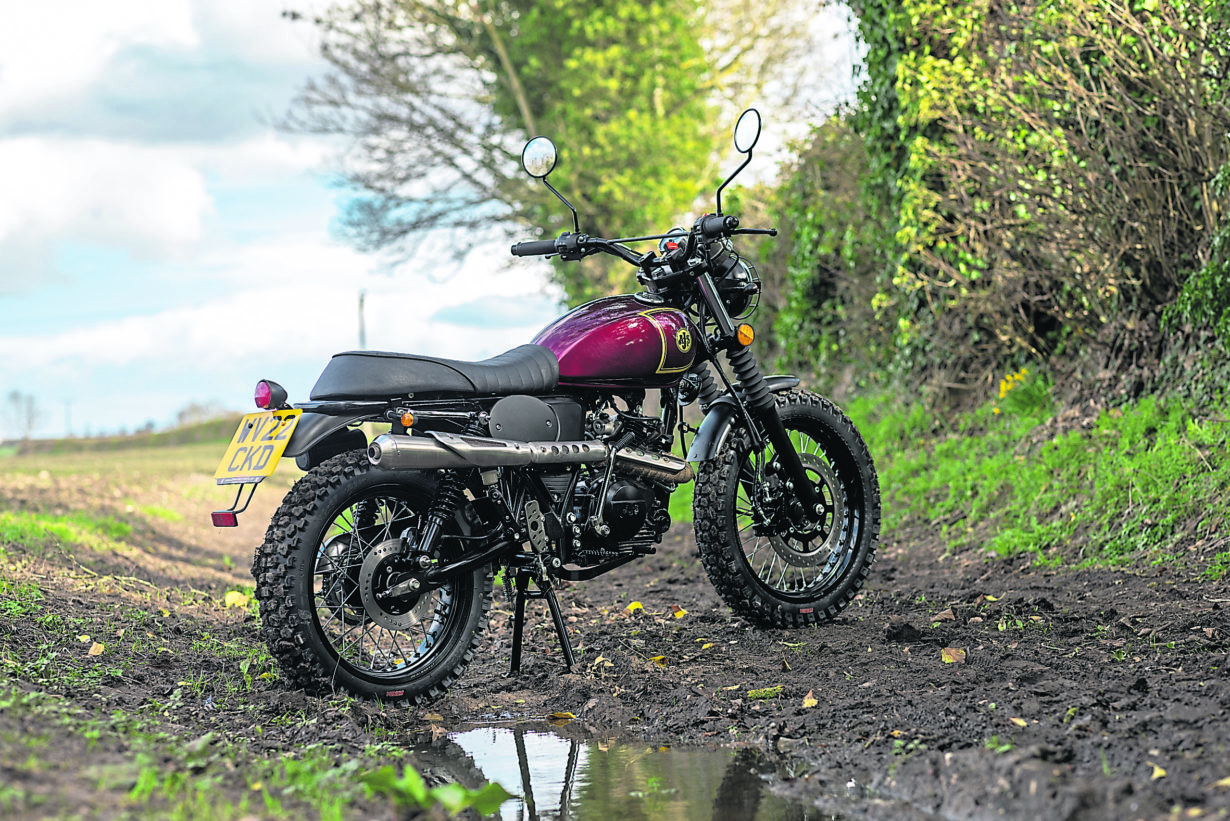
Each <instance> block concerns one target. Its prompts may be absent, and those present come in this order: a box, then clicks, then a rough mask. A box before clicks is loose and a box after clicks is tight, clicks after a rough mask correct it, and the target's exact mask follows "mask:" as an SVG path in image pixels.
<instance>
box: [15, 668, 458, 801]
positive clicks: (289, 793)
mask: <svg viewBox="0 0 1230 821" xmlns="http://www.w3.org/2000/svg"><path fill="white" fill-rule="evenodd" d="M0 715H2V717H0V736H2V737H4V738H5V739H6V741H8V742H10V743H7V744H6V745H4V746H3V748H2V749H0V765H5V766H9V765H12V766H20V768H21V769H23V770H24V771H25V772H27V773H30V774H32V775H34V776H36V778H35V779H33V781H32V782H29V783H32V784H39V783H40V782H45V781H46V780H47V779H54V781H55V782H56V783H58V784H60V785H61V786H62V787H65V788H67V789H65V790H64V791H63V792H64V794H65V795H67V796H72V795H77V796H82V795H88V796H90V801H91V802H92V803H93V804H95V805H96V806H104V805H105V806H108V807H109V808H111V810H112V811H114V812H118V813H119V814H120V816H121V817H158V818H219V819H239V818H245V817H255V816H260V817H318V818H322V819H340V818H343V817H347V816H350V817H354V816H355V815H356V813H355V812H352V811H350V807H351V805H353V804H354V803H355V802H356V801H362V800H364V799H366V798H367V797H368V795H369V794H370V792H371V791H370V788H369V787H368V786H367V785H366V784H365V783H364V782H365V780H366V779H367V778H369V777H370V776H374V775H377V774H379V773H381V772H382V771H383V769H384V768H387V767H388V766H389V765H388V761H389V759H390V758H393V759H394V760H397V759H400V758H401V757H402V755H403V754H402V753H401V751H400V750H397V749H395V748H392V747H388V746H383V745H382V746H380V747H369V748H367V749H365V750H362V751H357V752H352V751H349V750H340V749H338V750H335V749H329V748H327V747H324V746H321V745H307V746H305V747H300V748H298V749H295V750H292V751H287V750H282V749H277V748H275V749H272V750H267V751H266V752H264V753H263V754H262V753H252V752H249V750H248V749H247V742H245V741H244V740H243V739H242V738H234V739H232V738H229V737H227V736H225V735H222V734H219V733H214V732H207V733H205V734H204V735H200V736H197V737H195V738H194V737H191V736H189V737H178V736H176V735H173V734H170V733H168V732H166V731H164V730H162V729H161V725H159V724H158V723H157V722H156V721H153V720H151V719H150V718H148V717H146V716H142V715H139V714H134V713H130V712H126V711H124V710H119V709H113V710H106V709H104V708H100V709H98V710H97V711H90V710H86V709H83V708H81V707H78V706H75V705H73V704H71V703H70V702H68V701H66V700H63V699H60V698H57V697H55V696H52V695H48V694H44V693H37V692H35V693H26V692H22V691H21V690H19V689H15V688H14V689H6V690H0ZM47 749H57V750H65V751H72V752H73V755H72V756H70V758H69V759H67V760H60V759H58V758H50V757H47V756H46V755H45V751H46V750H47ZM467 793H468V791H467ZM71 802H72V799H71V798H68V797H60V796H58V795H48V794H47V793H46V792H45V790H44V791H39V792H35V791H34V788H31V787H30V786H28V785H27V786H25V787H23V786H21V785H16V786H9V787H3V786H0V812H4V813H10V812H13V813H19V814H20V813H23V812H26V813H30V812H31V811H33V810H35V809H37V810H38V813H39V815H40V816H42V815H45V814H50V815H51V816H52V817H68V816H69V815H71V814H72V812H73V811H76V810H78V809H79V808H78V807H75V806H72V805H71ZM379 803H380V802H375V803H371V802H368V803H367V806H366V807H364V808H363V809H362V810H360V812H359V815H361V816H362V817H370V816H371V813H372V811H373V810H375V809H378V808H379Z"/></svg>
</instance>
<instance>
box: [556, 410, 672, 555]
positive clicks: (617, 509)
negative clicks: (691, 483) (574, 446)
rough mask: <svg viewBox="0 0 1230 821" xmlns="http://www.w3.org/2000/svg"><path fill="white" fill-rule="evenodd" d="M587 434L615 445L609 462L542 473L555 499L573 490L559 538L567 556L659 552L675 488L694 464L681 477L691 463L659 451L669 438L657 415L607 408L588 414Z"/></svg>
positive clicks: (668, 520)
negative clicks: (657, 547)
mask: <svg viewBox="0 0 1230 821" xmlns="http://www.w3.org/2000/svg"><path fill="white" fill-rule="evenodd" d="M586 433H587V435H589V436H591V437H593V438H595V439H602V440H604V441H606V442H607V443H608V444H609V445H610V446H611V448H612V450H613V451H614V453H615V458H614V459H613V460H612V462H611V463H610V464H605V465H593V466H588V465H585V466H577V468H576V470H577V471H578V473H576V474H575V475H574V474H573V473H572V472H571V471H567V472H564V471H560V472H553V473H552V474H547V475H543V476H542V479H543V483H544V484H545V485H546V486H547V489H548V491H549V492H550V494H551V497H552V499H553V500H554V501H556V502H560V501H562V500H563V499H564V498H565V497H566V496H567V494H568V491H569V489H570V488H571V489H572V490H573V492H572V506H571V510H570V511H569V512H568V513H567V514H566V516H565V519H566V522H565V523H564V527H563V530H564V533H563V534H562V535H563V536H564V538H563V539H561V542H562V545H561V547H562V553H563V554H564V558H565V562H566V563H570V564H578V565H594V564H601V563H603V562H609V561H613V560H616V559H619V558H624V557H628V556H632V555H645V554H648V553H653V552H654V550H655V547H654V546H655V545H656V544H658V543H659V542H661V541H662V535H663V534H664V533H666V531H667V530H669V529H670V526H671V519H670V514H669V512H668V503H669V500H670V494H671V491H672V490H673V489H674V487H675V486H676V485H677V484H678V483H679V482H681V481H687V480H688V479H690V478H691V476H690V469H688V471H687V472H688V475H687V476H680V475H679V467H680V465H681V464H682V465H683V466H684V467H686V463H680V462H679V460H677V459H675V458H674V457H669V456H664V455H662V454H661V453H660V452H659V451H658V448H659V447H660V446H661V444H662V438H663V437H662V423H661V421H660V420H658V419H656V418H653V417H647V416H640V415H637V414H633V413H627V412H622V411H616V410H615V409H614V408H611V407H604V408H601V409H599V410H597V411H593V412H591V413H589V414H588V415H587V419H586ZM574 483H575V485H574Z"/></svg>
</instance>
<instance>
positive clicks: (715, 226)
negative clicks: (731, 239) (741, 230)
mask: <svg viewBox="0 0 1230 821" xmlns="http://www.w3.org/2000/svg"><path fill="white" fill-rule="evenodd" d="M738 227H739V218H738V217H731V216H720V215H717V214H710V215H709V216H707V217H701V218H700V232H701V233H702V234H704V235H705V236H706V237H708V238H709V239H717V238H718V237H720V236H722V235H723V234H727V233H729V232H731V231H733V230H735V229H736V228H738Z"/></svg>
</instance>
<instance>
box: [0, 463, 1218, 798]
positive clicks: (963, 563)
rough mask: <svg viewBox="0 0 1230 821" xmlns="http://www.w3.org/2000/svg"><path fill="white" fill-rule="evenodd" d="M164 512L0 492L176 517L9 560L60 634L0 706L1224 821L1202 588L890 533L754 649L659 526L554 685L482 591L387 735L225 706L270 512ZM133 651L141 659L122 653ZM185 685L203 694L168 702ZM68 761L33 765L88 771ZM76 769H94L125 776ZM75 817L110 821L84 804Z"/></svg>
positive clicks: (576, 602) (19, 769)
mask: <svg viewBox="0 0 1230 821" xmlns="http://www.w3.org/2000/svg"><path fill="white" fill-rule="evenodd" d="M175 488H176V484H175V483H171V482H168V483H163V484H159V483H157V482H153V483H148V482H147V483H143V484H140V486H134V487H131V488H121V489H120V490H116V489H114V488H101V489H100V486H99V485H98V484H97V483H96V482H95V483H92V482H91V481H90V478H89V477H67V478H58V477H52V478H48V477H47V476H44V477H42V478H40V479H35V478H29V477H17V478H14V477H4V481H3V482H0V503H2V504H3V509H6V510H14V509H19V510H34V511H44V512H57V511H65V510H69V509H81V508H82V507H83V506H84V507H86V508H88V509H90V510H94V511H96V512H100V513H107V512H116V513H117V515H122V514H123V512H124V510H125V502H124V500H125V499H128V498H132V496H133V495H134V494H140V497H141V498H142V499H153V501H154V502H155V503H158V499H165V500H167V501H166V504H167V505H172V504H174V505H176V506H178V507H179V508H181V509H183V510H184V512H185V515H186V518H185V519H184V520H183V521H179V522H168V521H161V520H150V521H149V522H146V523H144V524H141V525H139V526H137V527H136V528H135V529H134V532H133V534H132V535H131V536H130V537H129V539H128V541H130V542H133V543H137V544H139V545H140V546H141V548H142V549H141V550H137V551H115V550H111V551H102V552H98V553H97V554H96V555H95V554H91V555H90V556H85V555H84V554H83V553H82V552H80V551H79V552H78V553H77V554H76V555H69V554H68V553H66V552H64V551H57V550H55V549H48V548H42V549H40V550H39V551H31V550H27V549H26V548H24V547H23V546H22V545H17V544H9V545H7V546H6V549H7V551H8V559H6V560H5V576H6V577H7V578H8V579H9V580H10V581H12V582H20V581H22V580H32V581H35V582H37V584H38V585H39V586H40V588H41V589H42V591H43V596H44V598H43V599H42V600H41V601H40V602H39V608H40V609H39V610H38V612H39V613H40V614H42V616H43V617H45V616H47V615H48V614H53V615H59V616H62V617H64V618H66V619H70V620H71V629H68V630H66V631H61V632H59V633H56V632H54V631H49V629H48V627H47V625H48V623H49V622H48V621H47V619H45V618H37V619H36V618H0V646H3V648H4V652H5V660H6V664H5V668H4V669H3V670H0V675H5V676H7V677H8V684H9V685H10V686H11V687H16V688H17V689H18V690H19V691H23V692H47V693H52V694H54V695H56V696H60V697H64V698H65V699H67V700H68V701H69V702H71V703H73V704H76V705H80V706H82V707H83V708H87V709H96V708H97V705H99V704H100V703H102V704H104V705H105V706H106V709H109V710H115V709H126V710H129V711H134V712H140V711H144V714H146V715H152V716H154V718H155V719H156V720H157V721H158V722H160V724H159V727H160V729H161V731H162V732H164V733H167V734H169V735H171V736H176V737H180V738H183V739H184V740H185V741H187V740H190V739H197V738H199V737H201V736H202V734H203V733H206V732H210V731H221V732H225V733H226V734H227V735H228V736H229V737H231V738H235V739H241V740H245V743H247V744H249V745H250V746H251V748H252V749H253V750H277V749H294V748H295V746H296V745H300V744H305V743H308V742H309V741H311V742H325V743H329V744H334V745H336V746H337V747H338V748H340V749H355V750H357V749H361V748H363V747H364V745H367V744H370V743H372V741H374V740H384V741H387V740H388V739H389V737H390V736H393V737H397V738H411V737H420V738H421V737H422V736H423V734H428V735H430V734H431V733H432V732H433V731H434V732H435V733H437V734H438V733H439V732H441V731H442V730H453V729H459V728H462V727H464V726H466V725H467V724H468V723H469V722H474V721H489V720H491V719H493V718H497V719H507V720H515V719H520V718H530V717H533V718H540V717H542V716H544V715H546V714H549V713H572V714H574V715H575V716H576V717H577V718H576V720H575V721H573V722H572V723H571V724H569V725H568V727H567V728H566V729H565V730H564V732H566V733H568V734H575V735H580V736H592V737H595V738H603V739H609V738H612V737H616V736H618V737H623V738H629V739H636V740H646V741H652V742H654V743H657V744H670V745H675V746H687V745H690V746H725V747H730V746H734V747H746V748H748V749H750V750H754V751H758V753H757V755H759V756H760V757H762V758H763V760H764V761H765V762H767V763H768V765H769V766H771V767H775V768H776V769H777V771H778V772H779V773H781V776H780V777H779V780H778V781H777V782H776V783H775V786H774V789H775V790H776V791H779V792H782V793H784V794H788V795H790V796H793V797H795V798H798V799H799V800H801V801H803V802H805V803H807V804H811V805H814V806H817V807H819V808H821V809H822V810H823V811H825V812H831V813H834V814H839V815H840V816H841V817H843V818H905V819H910V818H918V819H930V818H944V819H983V818H988V819H989V818H1020V819H1026V818H1029V819H1033V818H1048V819H1056V821H1058V820H1060V819H1103V818H1104V819H1135V818H1145V819H1153V818H1176V817H1177V818H1188V817H1193V818H1194V817H1201V818H1224V817H1227V816H1230V682H1227V676H1226V669H1227V665H1228V664H1230V657H1228V655H1230V654H1228V647H1230V609H1228V608H1230V584H1227V583H1226V582H1225V581H1224V580H1223V581H1222V582H1218V583H1210V582H1198V581H1195V580H1192V579H1188V578H1186V577H1184V576H1182V575H1178V574H1175V573H1172V572H1170V571H1168V570H1166V569H1164V568H1163V569H1157V568H1143V569H1137V570H1132V571H1106V570H1087V571H1056V570H1050V569H1042V568H1038V567H1032V566H1028V565H1025V564H1022V563H1014V562H1011V561H1007V562H1005V561H997V562H988V561H986V560H985V559H984V558H983V557H981V556H978V555H975V554H967V555H964V556H948V555H945V554H944V551H943V546H942V545H941V544H939V543H938V542H937V541H936V540H935V539H934V538H933V536H931V534H929V533H927V532H917V533H904V532H897V533H889V534H887V536H886V538H885V539H884V544H883V545H882V547H881V550H880V555H879V558H878V560H877V562H876V565H875V567H874V568H873V571H872V574H871V577H870V579H869V581H868V584H867V586H866V587H865V589H864V591H863V593H862V594H861V595H860V596H859V597H858V599H857V600H856V601H855V602H854V603H853V604H852V605H851V607H850V608H849V609H848V610H847V611H846V612H845V613H844V614H842V616H841V617H839V618H838V620H837V621H836V622H834V623H831V624H828V625H825V626H823V627H819V628H815V629H807V630H802V631H759V630H754V629H751V628H749V627H747V626H746V625H744V624H743V623H741V622H740V621H738V620H736V619H734V618H733V617H732V616H731V615H730V614H729V611H728V610H727V609H726V608H725V607H724V606H723V605H722V604H721V602H720V601H719V600H718V598H717V596H716V594H715V593H714V592H713V589H712V587H711V586H710V585H709V584H708V582H707V580H706V579H705V577H704V573H703V570H702V569H701V567H700V565H699V562H698V561H697V560H696V557H695V546H694V543H693V541H692V538H691V528H690V527H689V526H686V525H677V526H676V527H675V528H674V530H672V531H671V533H670V534H668V536H667V539H666V542H665V543H664V544H663V545H662V546H661V548H660V549H659V551H658V553H657V554H656V555H654V556H651V557H648V558H646V559H644V560H643V561H640V562H637V563H633V564H631V565H629V566H626V567H624V568H621V569H619V570H616V571H615V572H613V573H611V574H609V575H607V576H605V577H602V578H599V579H596V580H594V581H590V582H585V583H577V584H572V585H566V586H564V588H563V589H562V590H561V591H560V596H561V603H562V605H563V608H564V613H565V615H566V617H567V618H568V622H569V630H570V632H571V634H572V637H573V642H574V644H575V646H576V648H577V650H578V653H579V658H578V667H577V669H576V670H574V672H572V673H565V672H564V670H563V668H562V662H561V657H560V653H559V649H558V646H557V644H556V641H555V638H554V632H553V629H552V628H551V624H550V620H549V618H548V617H547V614H546V610H545V607H544V606H543V605H542V603H541V602H532V603H531V605H530V616H531V617H532V619H531V620H532V624H531V625H530V630H529V634H528V637H527V648H526V656H525V659H524V661H523V669H522V672H521V674H520V676H518V677H516V678H512V679H509V678H505V677H504V676H503V674H504V673H505V672H506V671H507V667H508V656H509V642H510V637H511V629H510V626H509V623H508V617H509V613H510V611H511V607H510V606H509V604H508V603H507V602H506V601H505V600H504V598H503V594H502V591H500V590H498V589H497V594H496V595H497V599H496V604H495V607H494V609H493V615H492V619H491V624H490V628H489V631H488V639H487V641H486V642H485V643H484V645H483V649H482V651H481V653H480V655H479V657H478V658H476V660H475V662H474V663H473V664H472V666H471V667H470V670H469V671H468V673H467V675H466V676H465V678H464V679H463V680H462V681H461V682H460V683H459V684H458V685H456V686H455V687H454V688H453V690H452V692H451V693H450V694H449V696H448V697H446V698H445V699H444V700H442V701H440V702H438V703H436V704H434V705H431V706H429V707H425V708H421V709H417V710H404V711H402V710H390V709H388V708H387V707H383V706H380V705H375V704H364V703H357V702H354V701H351V700H348V699H339V698H326V699H321V698H313V697H309V696H306V695H304V694H302V693H299V692H295V691H290V690H287V689H286V688H285V687H284V686H283V685H282V684H280V683H279V681H278V680H277V678H276V675H274V674H273V673H272V671H266V672H267V673H268V675H265V676H264V677H261V676H258V675H255V674H256V672H257V668H255V667H253V668H251V669H250V670H248V671H247V673H248V678H249V679H250V680H249V681H247V688H248V689H247V690H246V692H242V693H240V694H239V695H235V694H234V693H232V694H230V695H228V694H227V692H224V688H223V687H222V685H221V684H219V683H217V682H220V681H223V680H233V679H234V677H235V675H236V673H235V669H234V668H236V665H237V662H236V661H235V659H236V657H237V656H236V655H235V653H236V648H240V649H241V650H242V648H243V647H245V646H248V645H249V644H250V645H251V646H253V647H254V646H256V644H257V641H258V640H257V626H256V623H255V617H254V616H253V615H252V614H251V612H250V611H249V612H247V613H246V614H245V612H244V611H243V610H242V609H237V608H227V607H225V606H224V605H223V604H222V596H223V593H224V591H225V590H227V589H228V588H229V587H233V586H234V585H237V584H248V585H250V584H251V580H250V579H248V578H247V577H246V575H245V570H246V567H247V564H248V561H249V558H250V554H251V549H252V545H253V543H254V539H255V538H259V534H260V531H261V529H262V528H263V525H264V522H265V521H267V515H268V510H267V508H271V507H272V506H273V505H274V504H276V501H277V500H276V498H274V497H276V496H278V495H280V494H279V492H278V491H277V490H276V489H272V488H269V489H265V491H264V495H263V497H258V498H259V499H260V501H259V502H258V504H257V505H254V509H253V510H252V511H250V512H249V513H248V514H247V515H246V517H245V518H246V520H247V522H246V524H245V526H244V527H243V528H240V529H239V531H229V532H224V531H215V530H212V529H210V528H209V527H208V525H207V524H202V523H207V521H208V519H207V511H208V509H209V507H210V506H211V504H215V503H216V502H217V500H216V499H214V498H212V497H209V496H208V495H207V494H202V495H201V496H200V497H195V496H193V495H192V494H188V495H185V496H177V495H176V494H177V492H176V489H175ZM1173 566H1174V565H1172V567H1173ZM91 631H92V632H93V633H94V635H95V637H97V636H100V635H106V636H108V637H110V638H109V639H108V641H109V649H108V650H107V651H106V653H105V654H104V655H102V656H100V657H98V658H92V657H90V656H89V655H87V653H86V651H85V647H86V645H83V644H82V643H81V642H80V639H81V635H82V634H87V633H90V632H91ZM142 635H143V636H148V637H149V639H150V640H149V641H148V642H146V643H144V644H139V643H138V642H137V641H135V640H134V636H142ZM125 637H127V638H125ZM203 637H205V639H208V640H207V641H206V640H204V639H203ZM211 643H212V644H211ZM211 646H212V647H216V648H217V650H216V652H211V649H210V648H211ZM49 652H50V653H56V654H57V656H56V658H58V659H59V661H58V662H57V663H60V664H64V663H68V662H65V660H66V659H68V660H69V661H70V662H71V666H70V667H67V668H63V669H61V670H60V672H58V673H55V674H51V673H48V672H47V671H48V669H50V668H49V667H48V665H47V664H43V663H42V662H41V661H40V659H45V658H46V657H47V656H48V654H49ZM101 664H106V665H109V666H108V667H106V670H109V671H110V672H100V669H99V665H101ZM40 665H41V666H40ZM117 671H118V672H117ZM228 677H230V678H229V679H228ZM185 681H195V682H198V686H196V687H186V686H177V685H183V684H184V682H185ZM241 689H243V688H241ZM151 705H153V708H151ZM164 707H165V708H166V709H162V708H164ZM258 725H259V726H258ZM0 731H3V732H0V736H3V737H4V738H6V739H9V740H10V741H11V739H12V737H13V735H12V734H13V733H17V732H20V728H15V727H10V726H8V725H7V724H6V719H5V718H3V717H2V716H0ZM5 734H7V735H5ZM6 743H8V742H6ZM82 743H83V742H81V741H80V740H76V741H73V742H71V743H69V742H66V746H65V748H64V749H62V750H59V751H56V753H55V756H53V757H54V758H56V759H64V760H71V759H72V758H73V757H75V756H80V755H85V754H86V750H85V748H84V747H82V746H81V745H82ZM4 746H5V745H4V744H0V751H4ZM91 755H93V756H94V757H95V758H97V759H98V760H99V761H100V762H102V763H106V762H107V761H108V760H109V758H108V757H109V756H110V757H111V758H116V759H118V758H119V757H120V755H121V751H112V752H108V751H106V750H94V751H93V752H92V753H91ZM18 757H19V756H17V755H16V754H14V753H13V752H12V749H11V748H10V749H9V751H8V752H6V754H5V755H4V758H3V760H0V771H2V772H0V776H3V778H4V779H5V780H6V781H8V783H10V784H12V783H17V784H18V785H19V786H20V787H21V789H24V790H25V794H26V795H27V796H29V795H39V796H41V803H39V805H38V806H39V807H40V809H39V810H38V812H31V813H29V814H22V813H19V814H18V817H42V813H44V812H47V811H51V814H55V813H56V812H64V811H67V810H68V809H69V808H71V807H73V806H75V804H74V803H73V802H74V801H78V802H80V801H87V802H88V801H89V800H91V799H90V795H89V794H86V793H85V788H84V787H79V788H77V789H78V790H79V792H80V793H81V794H78V795H76V796H74V795H73V794H72V790H73V789H74V787H73V781H72V779H71V777H69V773H70V772H72V768H71V767H68V766H67V765H65V766H64V767H56V766H52V765H50V764H45V765H44V766H41V767H35V768H34V769H33V770H31V769H30V768H29V767H26V768H23V766H22V765H21V763H20V761H18ZM49 757H52V756H49ZM237 789H240V790H242V789H244V788H243V787H242V786H240V787H238V788H237ZM66 790H67V791H68V794H67V797H65V794H64V793H65V791H66ZM23 806H24V805H23ZM31 806H33V805H31ZM355 809H356V811H358V812H359V813H360V815H358V816H355V817H381V813H382V811H383V810H381V809H380V807H379V806H362V805H360V806H357V807H355ZM385 809H387V808H385ZM93 815H95V816H97V817H108V813H107V812H106V811H105V809H100V808H97V807H96V808H95V810H94V812H93Z"/></svg>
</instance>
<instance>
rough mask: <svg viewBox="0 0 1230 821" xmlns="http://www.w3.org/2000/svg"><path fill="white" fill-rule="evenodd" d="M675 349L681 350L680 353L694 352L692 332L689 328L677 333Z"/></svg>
mask: <svg viewBox="0 0 1230 821" xmlns="http://www.w3.org/2000/svg"><path fill="white" fill-rule="evenodd" d="M675 347H676V348H678V349H679V353H687V352H688V351H690V350H692V332H691V331H689V330H688V329H687V328H680V329H679V330H678V331H677V332H676V333H675Z"/></svg>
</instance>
